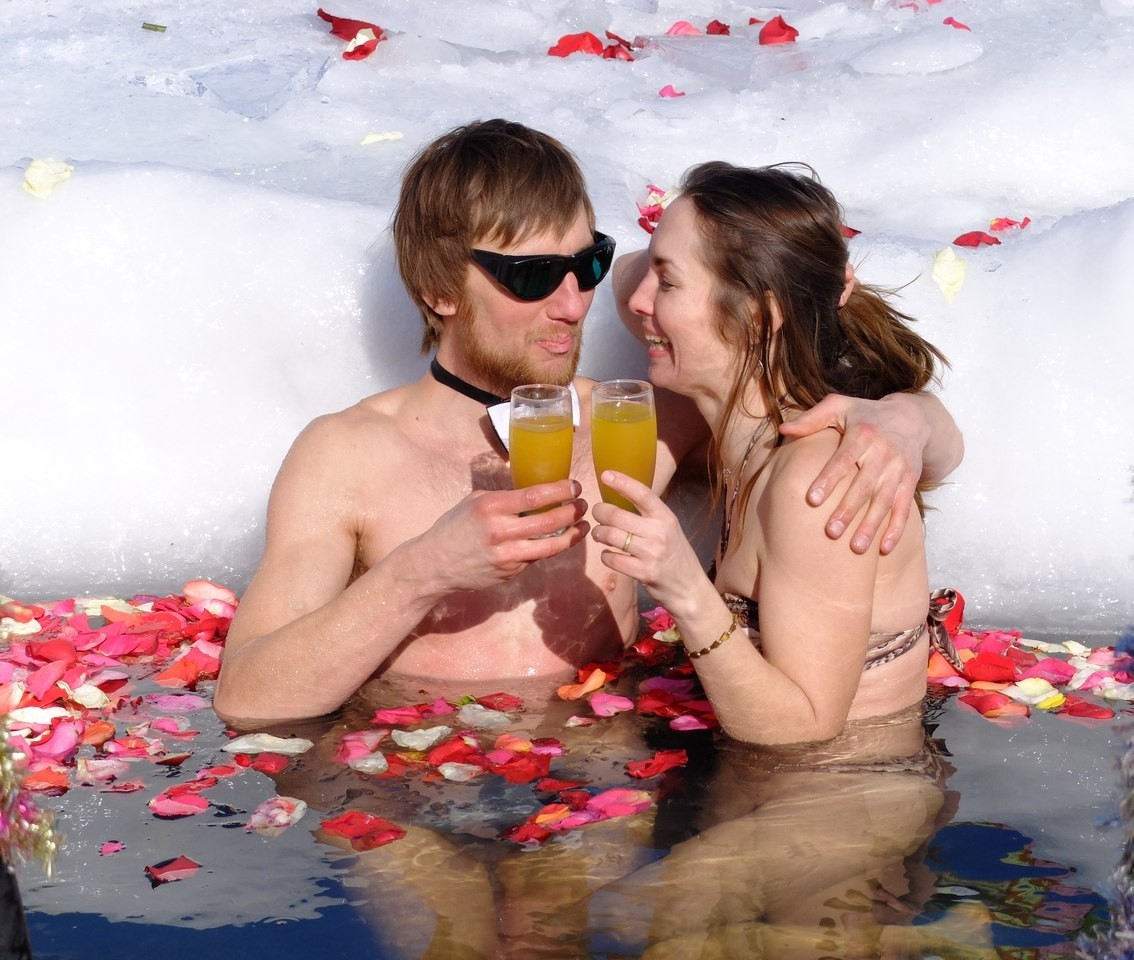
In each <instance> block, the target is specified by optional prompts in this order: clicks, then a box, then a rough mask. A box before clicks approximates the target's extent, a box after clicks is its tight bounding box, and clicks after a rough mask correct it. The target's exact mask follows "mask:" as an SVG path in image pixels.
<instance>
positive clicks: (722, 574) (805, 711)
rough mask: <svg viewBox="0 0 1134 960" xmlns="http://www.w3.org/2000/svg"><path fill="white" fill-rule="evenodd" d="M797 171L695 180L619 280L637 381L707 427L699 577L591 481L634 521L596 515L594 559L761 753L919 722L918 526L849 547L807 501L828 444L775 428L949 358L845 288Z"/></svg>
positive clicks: (830, 440) (819, 198)
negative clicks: (876, 546) (644, 377)
mask: <svg viewBox="0 0 1134 960" xmlns="http://www.w3.org/2000/svg"><path fill="white" fill-rule="evenodd" d="M799 169H801V170H805V171H807V173H810V174H811V175H810V176H808V175H806V174H805V173H802V172H796V171H794V170H792V169H789V168H788V167H785V166H775V167H764V168H759V169H745V168H738V167H734V166H731V165H729V164H726V163H706V164H702V165H700V166H698V167H695V168H694V169H692V170H691V171H690V172H689V173H688V174H687V175H686V177H685V180H684V182H683V184H682V189H681V194H680V196H679V197H678V199H676V200H675V201H674V202H673V203H672V204H670V206H669V207H668V208H667V210H666V212H665V214H664V215H663V216H662V218H661V221H660V223H659V225H658V227H657V230H656V231H655V233H654V234H653V237H652V239H651V241H650V247H649V250H648V251H644V252H642V253H640V254H636V255H632V256H633V257H635V258H636V259H635V260H633V261H631V262H629V263H623V264H621V265H620V266H621V267H622V269H621V270H619V271H618V274H617V278H616V283H620V286H619V288H618V290H617V293H618V295H619V300H620V306H621V307H622V308H623V316H624V320H627V322H628V324H629V323H630V322H631V321H632V318H633V319H634V320H637V321H638V322H640V324H641V332H642V335H643V338H644V339H645V341H646V344H647V346H648V349H649V357H650V371H649V376H650V379H651V380H652V381H653V382H654V384H656V385H657V386H658V387H664V388H666V389H669V390H673V391H675V392H677V393H680V394H684V395H686V396H689V397H690V398H692V399H693V401H694V402H695V403H696V405H697V407H698V409H699V410H700V412H701V413H702V415H703V416H704V417H705V420H706V421H707V422H708V424H709V425H710V427H711V429H712V434H713V440H712V449H711V453H710V458H711V461H712V466H713V472H714V476H715V480H716V483H717V487H716V489H717V491H718V492H719V494H720V496H721V498H722V499H723V505H724V521H723V530H722V536H721V542H720V547H719V551H718V555H717V560H716V564H715V574H714V576H713V579H710V577H708V576H706V575H705V573H704V572H703V570H702V568H701V564H700V561H699V559H698V557H697V555H696V553H695V551H694V550H693V548H692V547H691V546H690V544H689V542H688V540H687V539H686V538H685V536H684V535H683V533H682V530H681V526H680V524H679V522H678V520H677V518H676V517H675V516H674V514H673V513H672V512H671V511H670V510H669V509H668V508H667V507H666V506H665V505H664V504H663V503H662V502H661V500H659V499H658V498H657V497H656V496H654V495H653V494H652V493H651V492H650V491H649V490H648V489H647V488H646V487H644V486H643V485H641V484H639V483H637V482H636V481H634V480H632V479H630V478H629V477H626V476H623V475H621V474H611V475H609V476H605V475H604V477H603V480H604V482H607V483H609V485H610V486H611V487H612V488H614V489H615V490H617V491H618V492H620V493H622V494H623V495H624V496H626V497H627V498H628V499H629V500H631V501H632V502H633V503H634V504H635V505H636V506H637V508H638V514H637V515H636V514H634V513H631V512H628V511H624V510H620V509H618V508H616V507H613V506H610V505H606V504H600V505H596V507H595V508H594V517H595V519H596V521H597V522H598V525H597V526H596V529H595V531H594V533H593V536H594V537H595V539H596V540H597V541H599V542H600V543H603V544H606V545H608V546H609V547H611V548H612V549H610V550H608V551H606V552H605V553H604V555H603V559H604V562H605V563H606V564H607V566H609V567H610V568H611V569H613V570H617V571H620V572H622V573H626V574H629V575H630V576H632V577H635V578H637V579H638V580H639V581H640V582H641V583H642V584H643V586H644V587H645V589H646V590H647V591H648V592H649V594H650V595H651V596H652V597H653V598H654V599H655V600H657V601H658V602H659V603H661V604H662V605H664V606H665V607H666V609H667V610H669V612H670V613H671V614H672V615H673V617H674V619H675V620H676V622H677V626H678V628H679V630H680V633H681V638H682V642H683V643H684V645H685V647H686V649H687V650H688V652H689V656H690V657H691V658H693V663H694V665H695V667H696V670H697V674H698V677H699V678H700V681H701V683H702V684H703V686H704V688H705V691H706V693H707V694H708V696H709V698H710V699H711V701H712V703H713V706H714V709H715V711H716V713H717V716H718V718H719V720H720V723H721V727H722V729H723V730H724V731H725V732H726V733H727V734H729V735H730V736H731V737H733V738H734V739H737V740H741V741H747V742H751V743H759V744H786V743H798V742H813V741H826V740H831V739H832V738H835V737H837V736H838V735H839V734H841V733H843V731H844V728H845V727H846V725H847V723H848V721H850V722H852V723H853V722H854V721H857V720H861V719H865V718H876V717H879V716H883V715H888V714H897V713H900V712H902V711H904V710H906V709H912V708H916V705H918V704H919V703H920V702H921V700H922V698H923V696H924V694H925V683H926V657H927V652H928V643H929V634H930V633H931V632H933V631H931V630H929V629H927V622H926V621H927V613H926V611H927V598H928V596H929V588H928V582H927V572H926V560H925V546H924V531H923V529H922V525H921V521H920V518H912V519H911V522H910V525H909V528H908V530H907V533H906V535H905V536H903V537H902V539H901V541H900V542H899V543H898V544H897V546H896V547H895V548H894V549H893V550H892V552H890V553H887V554H885V555H882V554H881V553H880V552H878V551H866V552H865V553H863V554H857V553H854V552H852V551H848V550H847V549H846V548H845V547H843V546H841V545H840V544H839V543H838V542H837V541H834V540H831V539H830V538H829V537H828V536H827V535H826V533H825V532H824V529H823V522H822V519H821V518H819V517H818V516H817V513H816V511H815V510H814V509H813V508H811V507H810V506H809V505H808V504H807V503H806V501H805V495H806V492H807V489H808V484H809V482H810V480H811V478H812V477H813V476H814V475H815V473H816V472H817V470H818V469H819V468H820V467H821V466H822V465H823V463H825V462H826V460H827V459H828V458H829V457H830V455H831V453H832V452H833V450H834V449H835V446H836V443H837V440H838V435H837V434H836V432H835V431H834V430H826V431H822V432H820V433H819V434H816V435H813V436H808V437H799V438H796V439H789V438H788V437H787V436H786V435H785V434H787V433H790V429H791V428H790V426H787V427H786V429H785V430H784V431H783V432H781V430H780V428H781V427H784V426H785V425H790V423H791V421H792V420H793V419H794V418H795V417H797V416H798V415H799V414H800V413H801V412H802V411H804V410H807V409H808V408H810V407H811V406H813V405H815V404H816V403H818V402H819V400H820V399H821V398H822V397H823V396H824V395H826V394H828V393H843V394H849V395H852V396H858V397H867V398H872V399H879V398H882V397H884V396H886V395H887V394H890V393H894V392H898V391H915V390H919V389H920V388H922V387H923V386H925V385H926V384H928V383H930V382H931V381H935V380H936V379H937V371H938V365H939V364H943V363H945V358H944V357H943V356H942V354H941V353H940V351H938V350H937V349H936V348H935V347H933V346H932V345H931V344H929V343H927V342H926V341H925V340H923V339H921V338H920V337H919V336H917V335H916V334H915V333H913V332H912V331H911V330H910V329H909V327H908V326H907V321H908V320H909V319H910V318H909V317H907V316H905V315H904V314H902V313H900V312H898V311H897V310H895V309H894V308H893V307H892V306H890V305H889V304H888V303H887V302H886V300H885V298H884V297H883V296H882V295H881V294H880V293H879V292H878V291H876V290H874V289H871V288H870V287H867V286H864V285H862V284H859V283H857V282H856V280H855V277H854V270H853V268H852V266H851V264H850V262H849V259H848V255H847V247H846V242H845V240H844V238H843V234H842V230H841V217H840V210H839V207H838V204H837V203H836V202H835V199H834V197H833V196H832V195H831V193H830V192H829V191H828V190H827V189H826V188H825V187H823V186H822V185H821V184H820V183H819V182H818V180H817V179H816V178H815V177H814V173H813V171H811V170H810V168H799ZM624 259H625V258H624ZM635 283H636V288H633V289H631V288H632V287H634V284H635ZM628 314H629V315H628ZM848 483H849V478H848V479H844V481H843V485H842V489H840V490H838V491H836V492H837V493H839V494H841V493H842V492H843V490H845V487H846V485H847V484H848ZM919 506H920V501H919ZM757 598H758V599H759V621H758V623H757V618H756V600H757ZM745 630H747V631H748V633H747V634H746V635H745V636H742V634H744V633H745ZM940 632H941V633H943V631H940ZM746 636H750V637H751V642H749V640H748V639H746Z"/></svg>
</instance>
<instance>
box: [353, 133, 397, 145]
mask: <svg viewBox="0 0 1134 960" xmlns="http://www.w3.org/2000/svg"><path fill="white" fill-rule="evenodd" d="M404 136H405V134H404V133H402V131H401V130H385V131H383V132H382V133H368V134H367V135H366V136H365V137H363V138H362V143H361V146H364V147H365V146H368V145H369V144H371V143H381V142H382V141H383V140H401V139H402V137H404Z"/></svg>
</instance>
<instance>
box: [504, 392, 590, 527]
mask: <svg viewBox="0 0 1134 960" xmlns="http://www.w3.org/2000/svg"><path fill="white" fill-rule="evenodd" d="M574 434H575V425H574V421H573V419H572V416H571V392H570V391H569V390H568V389H567V388H566V387H559V386H555V385H553V384H550V383H528V384H525V385H524V386H522V387H516V388H515V389H514V390H513V391H512V407H511V413H510V417H509V421H508V460H509V462H510V464H511V467H512V486H513V487H515V488H516V489H517V490H518V489H520V488H521V487H530V486H532V485H533V484H536V483H551V482H552V481H554V480H566V479H567V478H568V477H569V476H570V475H571V450H572V444H573V441H574ZM550 509H551V507H544V508H542V509H541V510H539V511H536V512H539V513H542V512H543V510H550ZM558 532H559V533H562V532H563V531H561V530H560V531H558ZM551 536H554V534H551Z"/></svg>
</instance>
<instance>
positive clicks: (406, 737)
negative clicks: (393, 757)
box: [391, 726, 453, 750]
mask: <svg viewBox="0 0 1134 960" xmlns="http://www.w3.org/2000/svg"><path fill="white" fill-rule="evenodd" d="M452 732H453V731H452V729H451V728H449V727H446V726H439V727H428V728H426V729H425V730H395V731H394V732H393V733H392V734H391V736H392V737H393V738H394V743H396V744H397V745H398V746H399V747H405V748H406V749H407V750H428V749H429V748H430V747H435V746H437V744H439V743H440V742H441V741H442V740H444V739H445V738H446V737H447V736H449V734H450V733H452Z"/></svg>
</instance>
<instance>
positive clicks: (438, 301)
mask: <svg viewBox="0 0 1134 960" xmlns="http://www.w3.org/2000/svg"><path fill="white" fill-rule="evenodd" d="M422 299H423V300H424V301H425V302H426V303H427V304H429V309H430V310H432V311H433V312H434V313H435V314H437V316H439V317H451V316H453V314H455V313H456V312H457V305H456V304H455V303H453V301H452V300H449V299H447V298H445V297H431V296H429V295H428V294H425V295H424V296H423V297H422Z"/></svg>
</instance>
